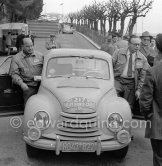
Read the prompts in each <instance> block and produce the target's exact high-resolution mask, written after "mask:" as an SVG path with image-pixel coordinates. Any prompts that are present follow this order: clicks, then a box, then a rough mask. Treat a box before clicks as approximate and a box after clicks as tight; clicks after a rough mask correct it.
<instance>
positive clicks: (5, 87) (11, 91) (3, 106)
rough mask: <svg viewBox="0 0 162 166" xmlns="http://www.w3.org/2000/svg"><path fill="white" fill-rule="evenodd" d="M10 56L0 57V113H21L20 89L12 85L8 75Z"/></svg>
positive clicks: (21, 99)
mask: <svg viewBox="0 0 162 166" xmlns="http://www.w3.org/2000/svg"><path fill="white" fill-rule="evenodd" d="M11 59H12V56H7V57H6V56H5V57H4V56H2V57H0V113H7V114H9V113H14V112H15V111H16V112H23V96H22V91H21V89H20V88H19V87H18V86H16V85H13V84H12V79H11V76H10V75H9V70H10V65H11Z"/></svg>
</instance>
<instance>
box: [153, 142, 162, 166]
mask: <svg viewBox="0 0 162 166" xmlns="http://www.w3.org/2000/svg"><path fill="white" fill-rule="evenodd" d="M150 141H151V146H152V150H153V166H162V140H157V139H150Z"/></svg>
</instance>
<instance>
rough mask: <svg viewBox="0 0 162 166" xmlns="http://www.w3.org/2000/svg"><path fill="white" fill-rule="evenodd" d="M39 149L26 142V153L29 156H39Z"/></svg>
mask: <svg viewBox="0 0 162 166" xmlns="http://www.w3.org/2000/svg"><path fill="white" fill-rule="evenodd" d="M38 152H39V149H37V148H34V147H32V146H30V145H28V144H26V153H27V156H28V157H29V158H34V157H37V156H38V154H39V153H38Z"/></svg>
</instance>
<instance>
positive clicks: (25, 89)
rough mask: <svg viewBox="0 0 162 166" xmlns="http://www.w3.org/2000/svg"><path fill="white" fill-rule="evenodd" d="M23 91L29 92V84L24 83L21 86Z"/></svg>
mask: <svg viewBox="0 0 162 166" xmlns="http://www.w3.org/2000/svg"><path fill="white" fill-rule="evenodd" d="M21 89H22V90H23V91H27V90H29V87H28V85H27V84H25V83H22V84H21Z"/></svg>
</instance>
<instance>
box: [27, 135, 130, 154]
mask: <svg viewBox="0 0 162 166" xmlns="http://www.w3.org/2000/svg"><path fill="white" fill-rule="evenodd" d="M24 141H25V142H26V143H27V144H28V145H30V146H32V147H35V148H38V149H44V150H54V151H55V152H56V155H59V154H60V152H61V151H62V142H63V141H64V140H61V139H60V137H59V136H56V139H47V138H44V137H43V138H40V139H38V140H37V141H32V140H30V139H29V138H28V137H27V136H24ZM78 141H79V140H78ZM81 141H83V140H81ZM95 142H96V149H95V152H96V154H97V155H100V154H101V153H102V152H104V151H112V150H119V149H122V148H124V147H126V146H128V145H129V143H130V142H131V138H130V139H129V141H128V142H127V143H126V144H121V143H119V142H118V141H117V140H114V139H107V140H102V139H101V137H97V139H96V141H95ZM77 152H80V151H77Z"/></svg>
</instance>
